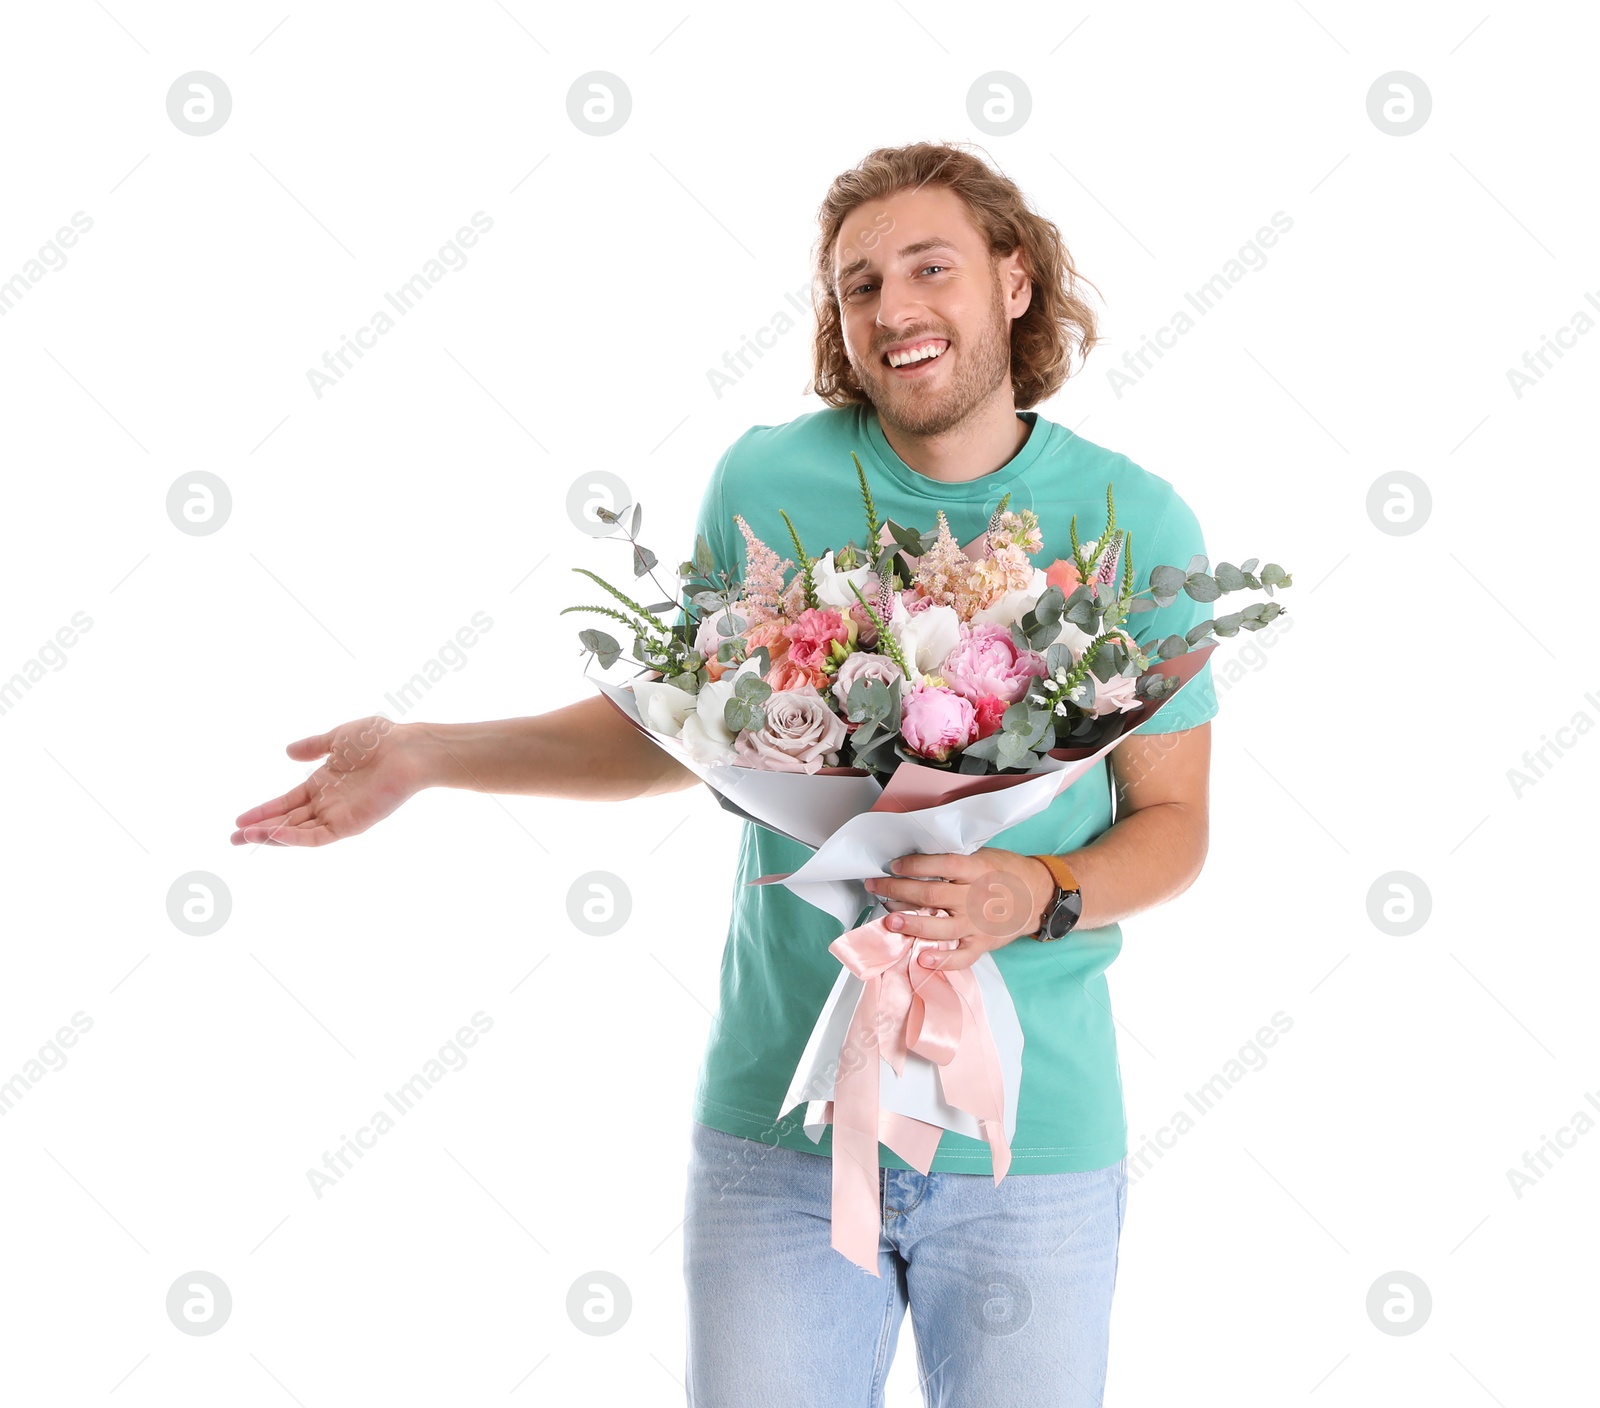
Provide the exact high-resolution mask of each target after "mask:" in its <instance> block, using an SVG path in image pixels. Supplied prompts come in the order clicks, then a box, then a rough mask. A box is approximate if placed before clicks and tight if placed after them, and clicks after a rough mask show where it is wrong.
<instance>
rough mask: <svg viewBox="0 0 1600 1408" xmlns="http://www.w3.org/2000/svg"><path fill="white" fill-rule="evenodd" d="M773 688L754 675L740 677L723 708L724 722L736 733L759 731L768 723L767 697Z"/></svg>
mask: <svg viewBox="0 0 1600 1408" xmlns="http://www.w3.org/2000/svg"><path fill="white" fill-rule="evenodd" d="M771 693H772V686H771V685H769V684H768V683H767V682H766V681H765V680H760V679H757V678H756V677H755V676H754V675H740V676H739V678H738V679H737V680H735V681H734V685H733V693H732V694H730V695H729V696H728V702H727V703H726V704H724V705H723V706H722V722H723V723H724V724H726V725H727V726H728V727H729V728H730V729H732V730H733V731H734V732H735V733H743V732H745V731H748V730H755V729H759V728H760V727H761V726H762V725H763V724H765V723H766V721H767V704H766V701H767V696H768V695H770V694H771Z"/></svg>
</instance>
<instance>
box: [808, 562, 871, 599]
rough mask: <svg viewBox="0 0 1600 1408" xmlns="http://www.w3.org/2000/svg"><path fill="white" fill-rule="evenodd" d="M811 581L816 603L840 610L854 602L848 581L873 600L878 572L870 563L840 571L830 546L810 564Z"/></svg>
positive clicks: (853, 595)
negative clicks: (835, 563) (814, 588)
mask: <svg viewBox="0 0 1600 1408" xmlns="http://www.w3.org/2000/svg"><path fill="white" fill-rule="evenodd" d="M811 581H812V585H813V586H815V587H816V590H817V605H818V606H832V607H836V608H837V609H839V610H841V611H842V610H844V609H845V608H846V607H850V606H854V605H855V604H856V597H855V593H854V592H852V591H851V590H850V587H849V583H851V582H854V583H855V585H856V586H857V587H859V588H860V589H861V595H862V596H864V597H866V599H867V600H868V601H872V600H873V594H874V593H875V592H876V591H877V590H878V574H877V573H876V572H874V571H873V570H872V567H871V565H870V564H868V565H867V566H865V567H852V568H851V569H850V570H849V571H848V572H841V571H840V570H839V569H838V568H837V567H835V566H834V565H833V549H832V548H829V549H828V550H827V552H825V553H823V554H822V556H821V557H819V558H818V559H817V560H816V561H815V562H813V563H812V564H811Z"/></svg>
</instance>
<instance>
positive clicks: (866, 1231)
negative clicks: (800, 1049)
mask: <svg viewBox="0 0 1600 1408" xmlns="http://www.w3.org/2000/svg"><path fill="white" fill-rule="evenodd" d="M879 986H880V984H879V980H878V979H877V978H876V977H872V978H868V979H867V980H866V982H865V984H864V985H863V987H862V990H861V996H860V998H859V999H858V1000H857V1002H856V1010H855V1011H854V1012H853V1013H852V1014H851V1017H850V1030H849V1032H848V1034H847V1035H846V1037H845V1040H844V1045H843V1046H842V1047H841V1049H840V1053H839V1073H838V1076H837V1077H836V1078H835V1080H834V1090H833V1204H832V1216H833V1236H832V1244H833V1249H834V1250H835V1251H837V1252H839V1253H841V1254H842V1255H844V1256H847V1257H849V1259H850V1260H851V1261H853V1262H855V1264H856V1265H857V1266H859V1267H861V1268H862V1270H864V1271H868V1272H870V1273H871V1274H872V1275H874V1276H879V1275H881V1274H882V1273H880V1272H879V1270H878V1244H879V1234H880V1231H881V1224H880V1205H879V1201H878V1194H879V1187H878V1089H879V1081H878V1048H877V1044H876V1042H875V1041H874V1040H873V1029H874V1026H875V1019H876V1017H877V1013H878V996H879Z"/></svg>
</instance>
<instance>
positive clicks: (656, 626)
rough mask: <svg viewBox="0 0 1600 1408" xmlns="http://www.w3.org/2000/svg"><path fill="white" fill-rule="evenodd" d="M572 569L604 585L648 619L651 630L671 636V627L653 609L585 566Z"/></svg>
mask: <svg viewBox="0 0 1600 1408" xmlns="http://www.w3.org/2000/svg"><path fill="white" fill-rule="evenodd" d="M572 570H573V571H574V572H581V573H583V575H584V576H585V577H587V578H589V579H590V580H591V581H593V582H597V583H599V585H600V586H602V587H604V588H605V589H606V590H607V591H608V592H610V593H611V595H612V596H614V597H616V599H617V600H618V601H620V602H621V603H622V604H623V605H624V606H627V607H630V608H631V609H632V610H634V611H636V612H638V614H639V615H640V616H641V617H642V618H643V619H644V620H646V621H648V622H649V623H650V626H651V628H652V629H653V630H655V631H656V632H658V633H659V634H661V635H664V636H667V637H669V638H670V637H671V635H672V629H671V627H669V626H668V625H667V623H666V622H665V621H663V620H661V618H660V617H658V616H657V615H656V614H655V613H654V612H653V611H649V610H646V608H644V607H643V606H640V605H639V603H638V602H636V601H635V600H634V599H633V598H632V597H631V596H629V595H627V593H625V592H620V591H618V590H617V589H616V588H615V587H614V586H612V585H611V583H610V582H608V581H606V579H605V578H604V577H599V576H596V575H595V574H594V573H593V572H591V571H590V570H589V569H588V568H587V567H574V568H573V569H572Z"/></svg>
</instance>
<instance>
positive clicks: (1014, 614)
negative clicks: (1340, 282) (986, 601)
mask: <svg viewBox="0 0 1600 1408" xmlns="http://www.w3.org/2000/svg"><path fill="white" fill-rule="evenodd" d="M1049 585H1050V584H1049V582H1047V581H1046V580H1045V572H1044V568H1042V567H1035V568H1034V569H1033V576H1032V578H1031V579H1030V580H1029V582H1028V585H1027V586H1026V587H1025V588H1024V589H1023V590H1021V591H1017V592H1007V593H1006V594H1005V595H1004V596H1003V597H1001V598H1000V600H999V601H997V602H995V604H994V605H993V606H986V607H984V608H983V610H982V611H977V612H974V613H973V617H972V619H973V621H974V622H978V621H993V622H994V623H995V625H997V626H1004V627H1006V628H1007V629H1008V630H1009V629H1010V628H1011V627H1012V626H1014V625H1016V624H1017V622H1018V621H1020V620H1021V619H1022V618H1023V617H1024V616H1026V615H1027V614H1028V613H1029V612H1030V611H1032V610H1033V608H1034V607H1035V606H1037V605H1038V604H1039V598H1040V597H1041V596H1043V595H1044V592H1045V588H1046V587H1048V586H1049Z"/></svg>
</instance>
